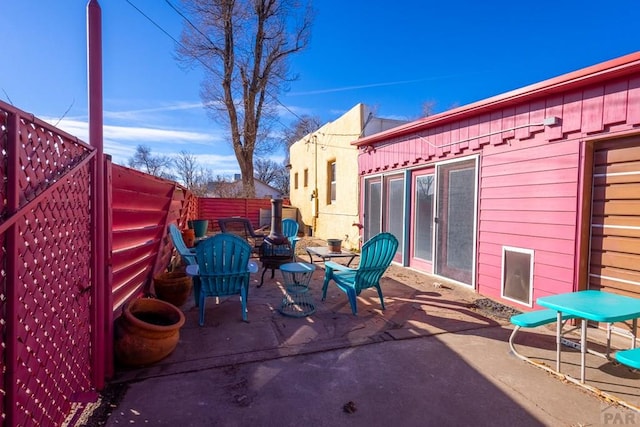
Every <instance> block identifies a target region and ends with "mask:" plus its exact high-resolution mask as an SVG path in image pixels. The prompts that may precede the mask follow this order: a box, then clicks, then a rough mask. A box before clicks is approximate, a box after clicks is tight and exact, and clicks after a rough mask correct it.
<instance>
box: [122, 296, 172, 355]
mask: <svg viewBox="0 0 640 427" xmlns="http://www.w3.org/2000/svg"><path fill="white" fill-rule="evenodd" d="M184 321H185V319H184V314H182V311H180V309H178V308H177V307H175V306H174V305H172V304H169V303H168V302H165V301H160V300H157V299H151V298H141V299H137V300H134V301H132V302H131V303H129V304H127V305H126V306H125V308H124V310H123V312H122V315H121V316H120V317H118V318H117V319H116V321H115V323H114V352H115V358H116V361H117V362H118V363H119V364H121V365H124V366H145V365H150V364H152V363H155V362H158V361H160V360H162V359H164V358H165V357H167V356H168V355H169V354H171V352H172V351H173V350H174V349H175V348H176V345H177V344H178V340H179V339H180V328H181V327H182V326H183V325H184Z"/></svg>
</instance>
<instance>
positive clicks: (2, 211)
mask: <svg viewBox="0 0 640 427" xmlns="http://www.w3.org/2000/svg"><path fill="white" fill-rule="evenodd" d="M6 158H7V112H6V111H3V110H0V177H2V179H0V222H3V221H4V218H5V216H6V212H7V179H6V177H7V164H6V160H5V159H6ZM5 241H6V239H5V235H4V233H0V366H2V369H0V420H1V421H2V422H1V423H0V424H1V425H5V420H6V413H7V412H6V408H5V406H4V405H5V400H6V399H5V398H6V395H7V390H6V389H5V377H6V367H7V360H6V348H7V343H6V342H5V337H6V336H7V321H6V319H7V266H6V262H7V247H6V244H5Z"/></svg>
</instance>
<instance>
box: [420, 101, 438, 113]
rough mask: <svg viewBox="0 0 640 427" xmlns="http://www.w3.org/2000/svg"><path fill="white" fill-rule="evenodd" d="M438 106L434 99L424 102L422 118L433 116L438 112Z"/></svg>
mask: <svg viewBox="0 0 640 427" xmlns="http://www.w3.org/2000/svg"><path fill="white" fill-rule="evenodd" d="M436 105H437V102H436V101H435V100H433V99H430V100H428V101H424V102H423V103H422V117H429V116H433V114H434V113H435V112H436Z"/></svg>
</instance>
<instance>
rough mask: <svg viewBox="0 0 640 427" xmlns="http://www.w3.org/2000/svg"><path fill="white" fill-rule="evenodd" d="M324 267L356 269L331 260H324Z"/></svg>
mask: <svg viewBox="0 0 640 427" xmlns="http://www.w3.org/2000/svg"><path fill="white" fill-rule="evenodd" d="M324 267H325V269H331V270H337V271H356V269H355V268H351V267H347V266H346V265H342V264H338V263H337V262H333V261H325V262H324Z"/></svg>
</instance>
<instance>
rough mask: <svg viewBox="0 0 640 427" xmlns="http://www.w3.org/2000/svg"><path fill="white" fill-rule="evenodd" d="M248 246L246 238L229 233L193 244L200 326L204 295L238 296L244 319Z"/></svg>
mask: <svg viewBox="0 0 640 427" xmlns="http://www.w3.org/2000/svg"><path fill="white" fill-rule="evenodd" d="M250 257H251V246H249V244H248V243H247V242H246V240H244V239H242V238H240V237H238V236H236V235H233V234H229V233H220V234H216V235H215V236H213V237H209V238H208V239H206V240H203V241H202V242H200V243H199V244H198V246H197V247H196V259H197V260H198V276H197V277H198V278H199V279H200V296H199V301H198V305H199V309H200V319H199V323H200V326H202V325H204V312H205V300H206V298H207V297H226V296H231V295H240V301H241V302H242V320H244V321H245V322H246V321H247V294H248V292H249V267H248V263H249V258H250Z"/></svg>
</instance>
